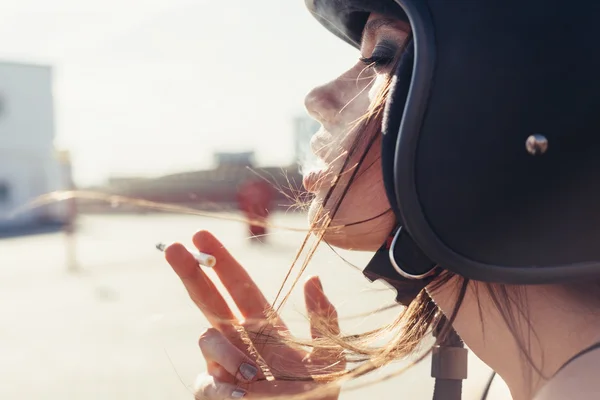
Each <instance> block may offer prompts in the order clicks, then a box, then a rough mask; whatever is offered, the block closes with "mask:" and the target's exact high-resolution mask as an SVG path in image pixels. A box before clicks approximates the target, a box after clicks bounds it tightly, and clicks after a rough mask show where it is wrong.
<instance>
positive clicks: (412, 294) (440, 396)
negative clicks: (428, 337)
mask: <svg viewBox="0 0 600 400" xmlns="http://www.w3.org/2000/svg"><path fill="white" fill-rule="evenodd" d="M440 272H441V269H440V268H439V267H438V266H437V265H436V264H435V263H434V262H433V261H431V260H430V259H429V258H428V257H427V256H426V255H425V254H424V253H423V252H422V251H421V249H420V248H419V247H418V246H417V245H416V243H415V242H414V241H413V240H412V238H411V237H410V235H409V234H408V232H407V231H406V230H405V229H403V228H402V226H400V225H398V226H397V227H396V228H394V230H393V231H392V232H391V233H390V235H389V236H388V239H387V240H386V242H385V243H384V244H383V245H382V246H381V247H380V248H379V250H377V252H376V253H375V255H374V256H373V258H372V259H371V261H370V262H369V264H367V267H366V268H365V269H364V270H363V274H364V275H365V277H367V279H369V280H370V281H371V282H373V281H375V280H377V279H381V280H383V281H384V282H386V283H387V284H389V285H390V286H392V287H393V288H394V289H396V302H398V303H399V304H402V305H404V306H408V305H409V304H410V303H411V302H412V301H413V300H414V299H415V298H416V296H417V295H418V294H419V292H420V291H421V290H423V289H425V287H426V286H427V285H428V284H429V283H431V282H432V281H433V280H434V279H435V278H436V277H437V276H438V275H439V274H440ZM447 324H448V321H447V320H446V318H445V317H443V318H442V320H441V321H440V322H439V323H438V324H437V326H436V327H435V328H434V331H433V336H434V337H435V338H436V345H435V346H434V348H433V352H432V357H431V376H432V377H433V378H435V386H434V391H433V400H460V399H461V397H462V380H463V379H466V378H467V349H465V347H464V343H463V341H462V340H461V338H460V337H459V336H458V334H457V333H456V331H455V330H454V329H453V328H452V327H448V328H447V329H444V328H445V327H446V326H447ZM444 330H445V331H446V332H443V331H444ZM444 333H445V334H444Z"/></svg>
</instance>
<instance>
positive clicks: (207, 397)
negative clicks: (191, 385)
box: [194, 375, 247, 400]
mask: <svg viewBox="0 0 600 400" xmlns="http://www.w3.org/2000/svg"><path fill="white" fill-rule="evenodd" d="M195 387H196V389H195V390H194V398H195V399H196V400H223V399H241V398H244V397H246V395H247V391H246V390H245V389H243V388H241V387H239V386H236V385H235V384H231V383H226V382H219V381H218V380H216V379H215V378H214V377H212V376H210V375H200V376H198V378H197V379H196V384H195Z"/></svg>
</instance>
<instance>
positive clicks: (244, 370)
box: [238, 363, 258, 381]
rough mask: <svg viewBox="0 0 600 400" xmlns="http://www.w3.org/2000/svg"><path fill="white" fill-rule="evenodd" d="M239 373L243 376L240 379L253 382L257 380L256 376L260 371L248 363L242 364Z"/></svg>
mask: <svg viewBox="0 0 600 400" xmlns="http://www.w3.org/2000/svg"><path fill="white" fill-rule="evenodd" d="M238 371H239V372H238V375H241V377H238V379H240V380H241V379H243V380H245V381H251V380H252V379H254V378H256V375H257V374H258V369H257V368H256V367H255V366H254V365H250V364H248V363H242V364H241V365H240V368H239V370H238Z"/></svg>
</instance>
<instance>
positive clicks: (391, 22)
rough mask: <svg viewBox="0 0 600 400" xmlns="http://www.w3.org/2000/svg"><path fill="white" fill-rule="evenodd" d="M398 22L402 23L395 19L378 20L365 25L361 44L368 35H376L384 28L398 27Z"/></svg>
mask: <svg viewBox="0 0 600 400" xmlns="http://www.w3.org/2000/svg"><path fill="white" fill-rule="evenodd" d="M398 22H400V21H399V20H397V19H394V18H377V19H372V20H370V21H369V22H367V23H366V24H365V28H364V29H363V33H362V38H361V42H362V41H363V40H364V39H365V37H366V36H367V35H372V34H374V33H375V32H376V31H377V30H378V29H380V28H383V27H384V26H397V25H398Z"/></svg>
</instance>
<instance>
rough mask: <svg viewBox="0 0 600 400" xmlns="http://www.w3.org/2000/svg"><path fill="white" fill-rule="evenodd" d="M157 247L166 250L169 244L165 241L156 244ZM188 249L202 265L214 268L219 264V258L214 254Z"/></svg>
mask: <svg viewBox="0 0 600 400" xmlns="http://www.w3.org/2000/svg"><path fill="white" fill-rule="evenodd" d="M156 248H157V249H158V250H160V251H163V252H164V251H165V249H166V248H167V245H166V244H164V243H158V244H157V245H156ZM187 251H189V252H190V253H191V254H192V255H193V256H194V258H195V259H196V261H198V264H200V265H203V266H205V267H208V268H213V267H214V266H215V265H217V259H216V258H215V256H213V255H210V254H206V253H202V252H199V251H197V250H191V249H187Z"/></svg>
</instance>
